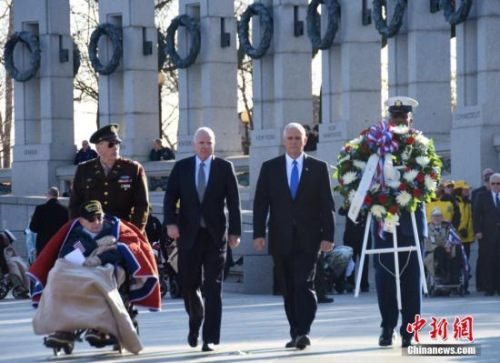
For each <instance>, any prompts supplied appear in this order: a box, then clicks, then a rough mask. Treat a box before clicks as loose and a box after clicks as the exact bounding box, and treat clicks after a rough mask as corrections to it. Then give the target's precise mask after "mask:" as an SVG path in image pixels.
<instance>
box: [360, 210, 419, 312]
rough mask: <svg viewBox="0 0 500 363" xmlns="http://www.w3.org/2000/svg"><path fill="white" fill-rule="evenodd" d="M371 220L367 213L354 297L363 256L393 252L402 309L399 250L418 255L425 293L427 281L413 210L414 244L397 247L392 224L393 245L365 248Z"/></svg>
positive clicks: (398, 298)
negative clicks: (413, 252) (389, 246)
mask: <svg viewBox="0 0 500 363" xmlns="http://www.w3.org/2000/svg"><path fill="white" fill-rule="evenodd" d="M371 222H372V213H371V212H370V213H368V217H367V219H366V226H365V234H364V236H363V249H362V250H361V258H360V261H359V267H358V274H357V276H356V290H355V292H354V297H358V296H359V287H360V284H361V275H362V273H361V272H362V271H363V266H364V263H365V256H366V255H367V254H368V255H373V254H380V253H393V254H394V277H395V278H396V295H397V300H398V310H402V304H401V282H400V274H399V252H411V251H415V252H416V253H417V256H418V265H419V269H420V281H421V285H422V288H423V289H424V293H425V294H427V293H428V291H427V283H426V280H425V270H424V261H423V258H422V252H421V250H420V240H419V238H418V231H417V221H416V219H415V212H411V223H412V227H413V236H414V241H415V245H414V246H406V247H398V239H397V233H396V226H394V230H393V231H392V232H391V233H392V235H393V239H392V241H393V247H392V248H372V249H368V250H367V249H366V245H367V244H368V233H369V232H370V228H371Z"/></svg>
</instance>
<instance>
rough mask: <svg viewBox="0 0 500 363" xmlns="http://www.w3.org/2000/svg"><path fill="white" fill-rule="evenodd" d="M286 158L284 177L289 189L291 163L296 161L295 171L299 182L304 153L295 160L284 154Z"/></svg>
mask: <svg viewBox="0 0 500 363" xmlns="http://www.w3.org/2000/svg"><path fill="white" fill-rule="evenodd" d="M285 158H286V177H287V180H288V187H290V179H291V177H292V168H293V161H294V160H297V169H299V182H300V177H301V175H302V168H303V167H304V153H302V154H300V155H299V157H298V158H297V159H292V158H291V157H290V156H289V155H288V154H285Z"/></svg>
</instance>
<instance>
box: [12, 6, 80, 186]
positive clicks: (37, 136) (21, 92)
mask: <svg viewBox="0 0 500 363" xmlns="http://www.w3.org/2000/svg"><path fill="white" fill-rule="evenodd" d="M13 6H14V8H13V11H14V30H15V31H16V32H19V31H23V30H24V31H30V32H32V33H34V34H37V35H38V37H39V39H40V48H41V50H42V52H41V62H40V69H39V71H38V72H37V75H36V76H35V77H34V78H33V79H31V80H29V81H27V82H23V83H21V82H16V83H15V85H14V107H15V109H14V111H15V112H14V113H15V146H14V150H13V154H14V155H13V160H14V162H13V164H12V191H13V194H15V195H18V196H23V195H45V194H46V193H47V190H48V188H49V187H50V186H53V185H54V186H56V185H58V182H57V178H56V168H57V167H59V166H61V165H65V164H68V163H70V162H71V161H72V160H73V158H74V153H75V147H74V135H73V133H74V132H73V130H74V126H73V42H72V39H71V36H70V25H69V0H52V1H39V0H16V1H14V2H13ZM61 48H62V49H66V50H68V55H69V57H68V59H67V60H66V59H62V58H61V59H60V57H59V51H60V49H61ZM14 61H15V64H16V67H17V68H18V69H20V70H25V69H26V68H27V67H28V65H29V62H30V61H31V53H29V52H28V51H27V47H25V46H23V45H22V43H18V45H17V46H16V48H15V51H14ZM28 175H29V176H28Z"/></svg>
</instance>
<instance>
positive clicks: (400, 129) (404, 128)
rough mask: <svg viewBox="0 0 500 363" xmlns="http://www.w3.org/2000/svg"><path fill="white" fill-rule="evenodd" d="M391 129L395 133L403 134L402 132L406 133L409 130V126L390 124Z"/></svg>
mask: <svg viewBox="0 0 500 363" xmlns="http://www.w3.org/2000/svg"><path fill="white" fill-rule="evenodd" d="M391 130H392V131H393V132H394V133H395V134H400V135H403V134H407V133H408V131H410V128H409V127H408V126H404V125H398V126H392V127H391Z"/></svg>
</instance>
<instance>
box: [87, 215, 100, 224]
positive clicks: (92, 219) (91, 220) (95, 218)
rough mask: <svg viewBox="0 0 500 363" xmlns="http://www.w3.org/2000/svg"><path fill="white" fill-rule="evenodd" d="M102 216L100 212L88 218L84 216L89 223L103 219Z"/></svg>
mask: <svg viewBox="0 0 500 363" xmlns="http://www.w3.org/2000/svg"><path fill="white" fill-rule="evenodd" d="M103 218H104V217H103V216H102V214H99V215H97V216H94V217H90V218H85V219H86V220H87V222H89V223H95V222H102V220H103Z"/></svg>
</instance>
